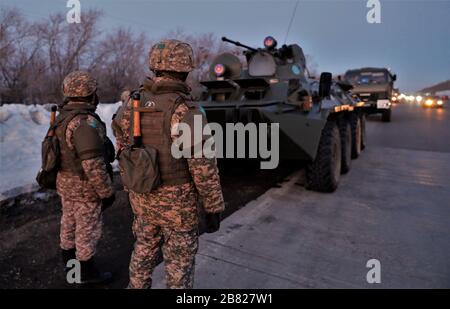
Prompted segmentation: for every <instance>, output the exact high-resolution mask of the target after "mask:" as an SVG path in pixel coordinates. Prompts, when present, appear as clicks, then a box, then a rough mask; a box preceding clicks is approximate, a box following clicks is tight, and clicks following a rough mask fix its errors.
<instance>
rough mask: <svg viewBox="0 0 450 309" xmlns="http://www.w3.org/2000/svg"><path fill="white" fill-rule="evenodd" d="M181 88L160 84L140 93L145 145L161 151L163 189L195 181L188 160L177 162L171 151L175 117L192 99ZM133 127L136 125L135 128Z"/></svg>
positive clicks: (170, 83)
mask: <svg viewBox="0 0 450 309" xmlns="http://www.w3.org/2000/svg"><path fill="white" fill-rule="evenodd" d="M177 84H178V83H176V82H168V83H164V82H160V83H158V84H157V85H156V84H153V85H154V87H150V86H148V85H144V86H143V87H142V88H141V89H140V90H139V91H140V93H141V107H140V109H139V111H140V115H141V132H142V144H144V145H150V146H152V147H154V148H156V149H157V150H158V161H159V170H160V173H161V181H162V185H175V184H183V183H187V182H190V181H192V178H191V174H190V172H189V167H188V163H187V160H186V159H185V158H180V159H175V158H174V157H173V156H172V154H171V150H170V149H171V145H172V137H171V120H172V115H173V114H174V112H175V110H176V109H177V107H178V106H179V104H181V103H183V102H185V100H189V99H190V98H189V97H188V96H187V93H186V92H187V91H184V89H183V87H182V86H183V83H181V82H180V83H179V84H178V85H177ZM155 86H157V87H155ZM177 86H179V87H181V88H178V87H177ZM178 90H183V91H178ZM131 118H133V117H131ZM131 123H132V119H131ZM132 127H133V125H131V128H132ZM130 136H132V134H131V135H130Z"/></svg>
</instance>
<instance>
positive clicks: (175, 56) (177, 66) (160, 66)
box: [149, 40, 194, 73]
mask: <svg viewBox="0 0 450 309" xmlns="http://www.w3.org/2000/svg"><path fill="white" fill-rule="evenodd" d="M149 66H150V70H152V71H172V72H184V73H187V72H190V71H192V70H193V68H194V53H193V51H192V47H191V46H190V45H189V44H187V43H183V42H181V41H178V40H163V41H161V42H159V43H157V44H155V45H153V47H152V48H151V50H150V53H149Z"/></svg>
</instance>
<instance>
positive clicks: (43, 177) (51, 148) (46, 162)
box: [36, 110, 115, 189]
mask: <svg viewBox="0 0 450 309" xmlns="http://www.w3.org/2000/svg"><path fill="white" fill-rule="evenodd" d="M53 112H54V111H52V113H53ZM80 114H89V115H91V116H93V117H95V118H96V119H97V120H99V121H100V122H102V120H101V119H100V117H99V116H98V115H97V114H95V113H92V112H89V111H85V110H73V111H70V112H67V113H60V114H59V115H58V117H57V118H56V119H55V121H54V122H53V123H52V124H51V125H50V128H49V129H48V131H47V134H46V136H45V137H44V140H43V141H42V147H41V156H42V164H41V168H40V169H39V172H38V174H37V176H36V181H37V183H38V184H39V186H40V187H41V188H44V189H56V177H57V175H58V172H59V169H60V163H61V162H60V160H61V147H60V144H59V139H58V137H57V136H56V134H55V130H56V128H57V127H58V126H59V125H64V124H65V127H66V126H67V124H68V123H69V122H70V121H71V120H72V119H73V118H74V117H75V116H77V115H80ZM102 123H103V122H102ZM104 150H105V153H104V157H105V163H106V167H107V170H108V173H110V176H111V174H112V167H111V164H110V163H112V162H113V161H114V159H115V150H114V145H113V144H112V142H111V140H110V139H109V138H106V139H105V145H104ZM111 178H112V177H111Z"/></svg>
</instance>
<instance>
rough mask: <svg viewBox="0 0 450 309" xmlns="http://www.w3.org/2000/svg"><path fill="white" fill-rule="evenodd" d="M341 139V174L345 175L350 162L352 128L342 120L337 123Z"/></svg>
mask: <svg viewBox="0 0 450 309" xmlns="http://www.w3.org/2000/svg"><path fill="white" fill-rule="evenodd" d="M339 131H340V138H341V151H342V155H341V174H347V173H348V171H349V170H350V165H351V162H352V128H351V126H350V122H348V121H347V120H343V121H342V122H340V123H339Z"/></svg>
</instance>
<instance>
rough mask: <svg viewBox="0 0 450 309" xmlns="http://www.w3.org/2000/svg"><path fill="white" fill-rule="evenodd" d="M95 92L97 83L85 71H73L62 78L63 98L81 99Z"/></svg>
mask: <svg viewBox="0 0 450 309" xmlns="http://www.w3.org/2000/svg"><path fill="white" fill-rule="evenodd" d="M96 91H97V81H96V80H95V79H94V78H93V77H92V76H91V75H90V74H89V73H88V72H85V71H74V72H72V73H69V74H68V75H67V76H66V78H64V81H63V86H62V92H63V94H64V96H65V97H69V98H83V97H88V96H90V95H92V94H94V93H95V92H96Z"/></svg>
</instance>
